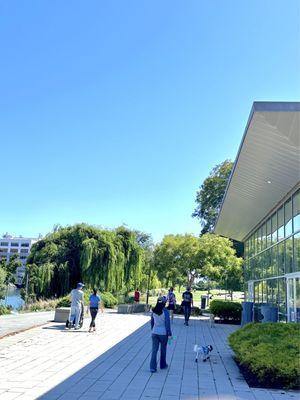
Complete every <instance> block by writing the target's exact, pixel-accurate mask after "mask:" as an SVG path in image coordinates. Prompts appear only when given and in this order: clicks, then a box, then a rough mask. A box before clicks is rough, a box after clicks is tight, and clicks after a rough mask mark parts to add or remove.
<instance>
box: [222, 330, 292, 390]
mask: <svg viewBox="0 0 300 400" xmlns="http://www.w3.org/2000/svg"><path fill="white" fill-rule="evenodd" d="M299 333H300V332H299V324H293V323H288V324H285V323H264V324H255V323H250V324H247V325H246V326H244V327H243V328H241V329H239V330H238V331H236V332H234V333H232V334H231V335H230V336H229V343H230V346H231V347H232V349H233V351H234V353H235V357H236V360H237V361H238V363H239V364H240V365H241V367H242V368H244V369H245V370H246V371H249V372H250V374H252V375H254V377H255V378H256V379H257V382H258V384H259V385H260V386H263V387H272V388H286V389H287V388H289V389H291V388H299V386H300V381H299V377H300V363H299V359H300V354H299V353H300V351H299V349H300V335H299Z"/></svg>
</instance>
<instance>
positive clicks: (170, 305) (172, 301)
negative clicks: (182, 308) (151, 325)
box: [167, 287, 176, 321]
mask: <svg viewBox="0 0 300 400" xmlns="http://www.w3.org/2000/svg"><path fill="white" fill-rule="evenodd" d="M167 301H168V307H167V308H168V310H169V312H170V317H171V320H172V321H173V318H174V310H175V305H176V296H175V293H174V288H172V287H170V289H169V293H168V296H167Z"/></svg>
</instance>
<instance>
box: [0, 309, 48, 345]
mask: <svg viewBox="0 0 300 400" xmlns="http://www.w3.org/2000/svg"><path fill="white" fill-rule="evenodd" d="M53 319H54V311H42V312H34V313H14V314H8V315H1V316H0V339H1V338H3V337H4V336H6V335H9V334H11V333H16V332H20V331H24V330H26V329H29V328H32V327H35V326H39V325H43V324H46V323H47V322H49V321H53Z"/></svg>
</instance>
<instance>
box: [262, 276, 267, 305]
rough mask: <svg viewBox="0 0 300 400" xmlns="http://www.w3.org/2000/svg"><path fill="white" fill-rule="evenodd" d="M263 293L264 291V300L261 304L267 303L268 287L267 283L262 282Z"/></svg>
mask: <svg viewBox="0 0 300 400" xmlns="http://www.w3.org/2000/svg"><path fill="white" fill-rule="evenodd" d="M261 291H262V299H261V302H262V303H267V301H268V300H267V298H268V297H267V285H266V281H261Z"/></svg>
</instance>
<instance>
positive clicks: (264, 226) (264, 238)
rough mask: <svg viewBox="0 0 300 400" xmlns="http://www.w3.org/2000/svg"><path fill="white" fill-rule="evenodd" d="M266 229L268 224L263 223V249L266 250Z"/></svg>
mask: <svg viewBox="0 0 300 400" xmlns="http://www.w3.org/2000/svg"><path fill="white" fill-rule="evenodd" d="M266 230H267V224H263V226H262V228H261V249H262V250H264V249H265V248H266V236H267V235H266Z"/></svg>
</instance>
